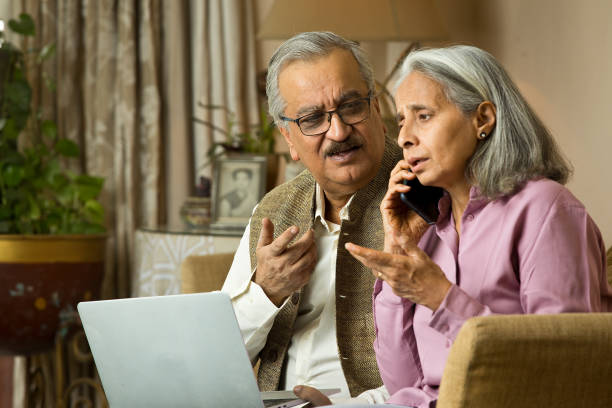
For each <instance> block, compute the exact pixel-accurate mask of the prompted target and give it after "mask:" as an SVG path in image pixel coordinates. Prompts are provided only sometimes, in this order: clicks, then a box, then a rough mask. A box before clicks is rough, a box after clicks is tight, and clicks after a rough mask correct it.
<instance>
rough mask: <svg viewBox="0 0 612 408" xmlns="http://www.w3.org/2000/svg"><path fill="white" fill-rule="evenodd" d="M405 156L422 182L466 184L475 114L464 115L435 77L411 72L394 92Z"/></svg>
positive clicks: (449, 185) (445, 185) (475, 131)
mask: <svg viewBox="0 0 612 408" xmlns="http://www.w3.org/2000/svg"><path fill="white" fill-rule="evenodd" d="M395 104H396V106H397V119H398V123H399V127H400V131H399V136H398V138H397V142H398V144H399V145H400V147H401V148H402V149H403V150H404V159H405V160H406V161H407V162H408V164H409V165H410V168H411V169H412V172H413V173H415V174H416V175H417V177H418V179H419V181H420V182H421V183H422V184H424V185H429V186H437V187H442V188H444V189H446V190H452V189H453V187H457V186H460V185H465V184H466V183H467V181H466V179H465V168H466V165H467V162H468V160H469V159H470V157H471V156H472V154H473V153H474V150H475V149H476V144H477V143H478V139H477V137H476V136H477V134H478V124H477V120H476V117H475V116H476V115H470V116H465V115H464V114H463V113H462V112H461V111H460V110H459V109H458V108H457V107H456V106H455V105H454V104H453V103H452V102H450V101H449V100H448V99H447V98H446V95H445V94H444V91H443V89H442V87H441V86H440V85H439V84H438V83H437V82H436V81H434V80H432V79H430V78H429V77H427V76H425V75H423V74H421V73H419V72H412V73H411V74H410V75H408V77H406V79H404V81H403V82H402V83H401V84H400V86H399V88H398V89H397V93H396V95H395Z"/></svg>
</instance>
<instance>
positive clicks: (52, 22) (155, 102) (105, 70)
mask: <svg viewBox="0 0 612 408" xmlns="http://www.w3.org/2000/svg"><path fill="white" fill-rule="evenodd" d="M15 3H18V4H19V7H16V6H15V4H13V7H12V8H13V9H12V10H11V12H12V14H13V16H15V15H16V14H18V12H19V11H22V10H23V11H26V12H27V13H29V14H30V15H31V16H32V17H33V18H34V20H35V21H36V27H37V36H36V38H35V39H34V40H31V41H30V42H31V43H32V44H28V46H36V47H40V46H41V45H45V44H49V43H55V45H56V55H55V57H54V58H53V59H51V60H49V61H48V62H47V63H46V65H45V66H44V67H43V69H42V70H41V71H36V70H35V69H31V70H30V71H29V77H30V79H31V81H32V84H33V104H34V109H36V110H38V109H40V110H41V112H42V114H43V116H44V117H46V118H53V119H55V120H56V122H57V125H58V131H59V133H60V134H62V135H63V136H66V137H68V138H70V139H72V140H74V141H76V142H77V143H78V144H79V145H80V146H81V160H80V165H77V167H80V170H84V171H86V172H88V173H89V174H92V175H97V176H102V177H104V178H105V185H104V190H103V192H102V196H101V201H102V205H103V206H104V208H105V211H106V226H107V234H108V245H107V258H106V261H107V262H106V273H105V278H104V282H103V285H102V297H103V298H114V297H127V296H129V294H130V287H129V286H130V272H131V264H132V259H131V257H132V253H133V237H134V232H135V229H136V228H137V227H138V226H140V225H143V224H147V225H153V226H155V225H157V224H158V223H160V222H163V221H164V220H165V208H166V207H165V190H164V189H165V184H164V181H165V180H164V168H165V165H164V149H163V143H164V139H163V132H162V123H163V116H164V112H163V105H162V90H161V84H162V82H163V79H162V69H161V66H162V51H163V50H162V31H161V29H162V24H161V18H162V15H161V13H162V4H161V0H120V1H114V0H95V1H91V0H48V1H38V0H25V1H21V2H15ZM46 78H55V80H56V84H57V90H56V92H50V91H49V90H48V89H47V87H45V85H44V82H45V81H46ZM32 362H33V363H31V364H37V365H38V366H40V367H41V368H42V370H43V371H46V372H47V373H48V375H50V376H51V377H50V378H54V377H53V376H52V375H51V374H50V373H51V372H53V371H52V367H53V365H54V362H53V359H52V355H51V354H49V355H40V356H36V357H33V358H32ZM23 363H24V361H23V360H22V359H17V360H16V364H15V381H14V383H15V388H14V392H15V394H14V397H13V401H14V406H15V407H18V406H21V405H20V404H23V403H24V397H23V394H22V393H24V392H25V389H24V388H23V387H22V381H23V378H25V372H24V369H25V366H24V364H23ZM63 363H64V364H65V367H66V370H67V371H66V375H68V377H67V378H66V380H67V381H68V383H69V382H70V381H71V380H73V379H74V378H76V377H80V376H83V375H85V376H90V375H91V374H92V371H91V369H90V368H87V367H82V366H79V365H78V364H77V363H75V362H74V360H71V358H70V356H67V358H66V360H65V361H64V362H63ZM45 395H46V398H45V404H44V406H53V404H54V398H55V397H56V396H55V395H54V390H53V387H52V383H47V384H45Z"/></svg>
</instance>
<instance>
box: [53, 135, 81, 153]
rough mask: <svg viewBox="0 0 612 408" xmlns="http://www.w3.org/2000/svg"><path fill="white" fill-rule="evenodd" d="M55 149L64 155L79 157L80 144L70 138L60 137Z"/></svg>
mask: <svg viewBox="0 0 612 408" xmlns="http://www.w3.org/2000/svg"><path fill="white" fill-rule="evenodd" d="M55 150H56V151H57V152H58V153H59V154H61V155H62V156H64V157H79V146H78V145H77V144H76V143H74V142H73V141H72V140H70V139H65V138H62V139H59V140H58V141H57V144H56V145H55Z"/></svg>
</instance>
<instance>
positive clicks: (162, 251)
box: [132, 226, 244, 296]
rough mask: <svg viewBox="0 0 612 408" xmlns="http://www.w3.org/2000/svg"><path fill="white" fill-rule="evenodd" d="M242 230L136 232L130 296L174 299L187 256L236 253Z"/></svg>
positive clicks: (210, 229) (176, 229)
mask: <svg viewBox="0 0 612 408" xmlns="http://www.w3.org/2000/svg"><path fill="white" fill-rule="evenodd" d="M243 232H244V230H243V229H236V228H232V229H219V228H210V227H205V228H198V229H187V228H183V227H175V226H170V227H160V228H148V227H143V228H139V229H138V230H136V237H135V242H134V259H135V263H134V273H133V277H132V296H159V295H174V294H178V293H180V290H181V281H180V278H181V274H180V267H181V263H182V262H183V260H184V259H185V258H186V257H188V256H189V255H206V254H214V253H226V252H236V249H237V248H238V244H239V243H240V237H241V236H242V234H243Z"/></svg>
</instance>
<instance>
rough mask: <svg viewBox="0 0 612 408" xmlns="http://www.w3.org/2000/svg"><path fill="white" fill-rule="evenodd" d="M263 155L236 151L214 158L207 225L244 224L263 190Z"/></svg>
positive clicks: (264, 185)
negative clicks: (211, 199)
mask: <svg viewBox="0 0 612 408" xmlns="http://www.w3.org/2000/svg"><path fill="white" fill-rule="evenodd" d="M266 167H267V161H266V158H265V156H256V155H236V156H228V157H222V158H219V159H217V160H215V163H214V168H213V197H212V198H213V206H212V222H211V226H212V227H215V228H217V227H218V228H244V227H246V225H247V224H248V222H249V218H251V214H252V213H253V208H255V205H256V204H257V203H258V202H259V200H261V198H262V197H263V195H264V194H265V192H266Z"/></svg>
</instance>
